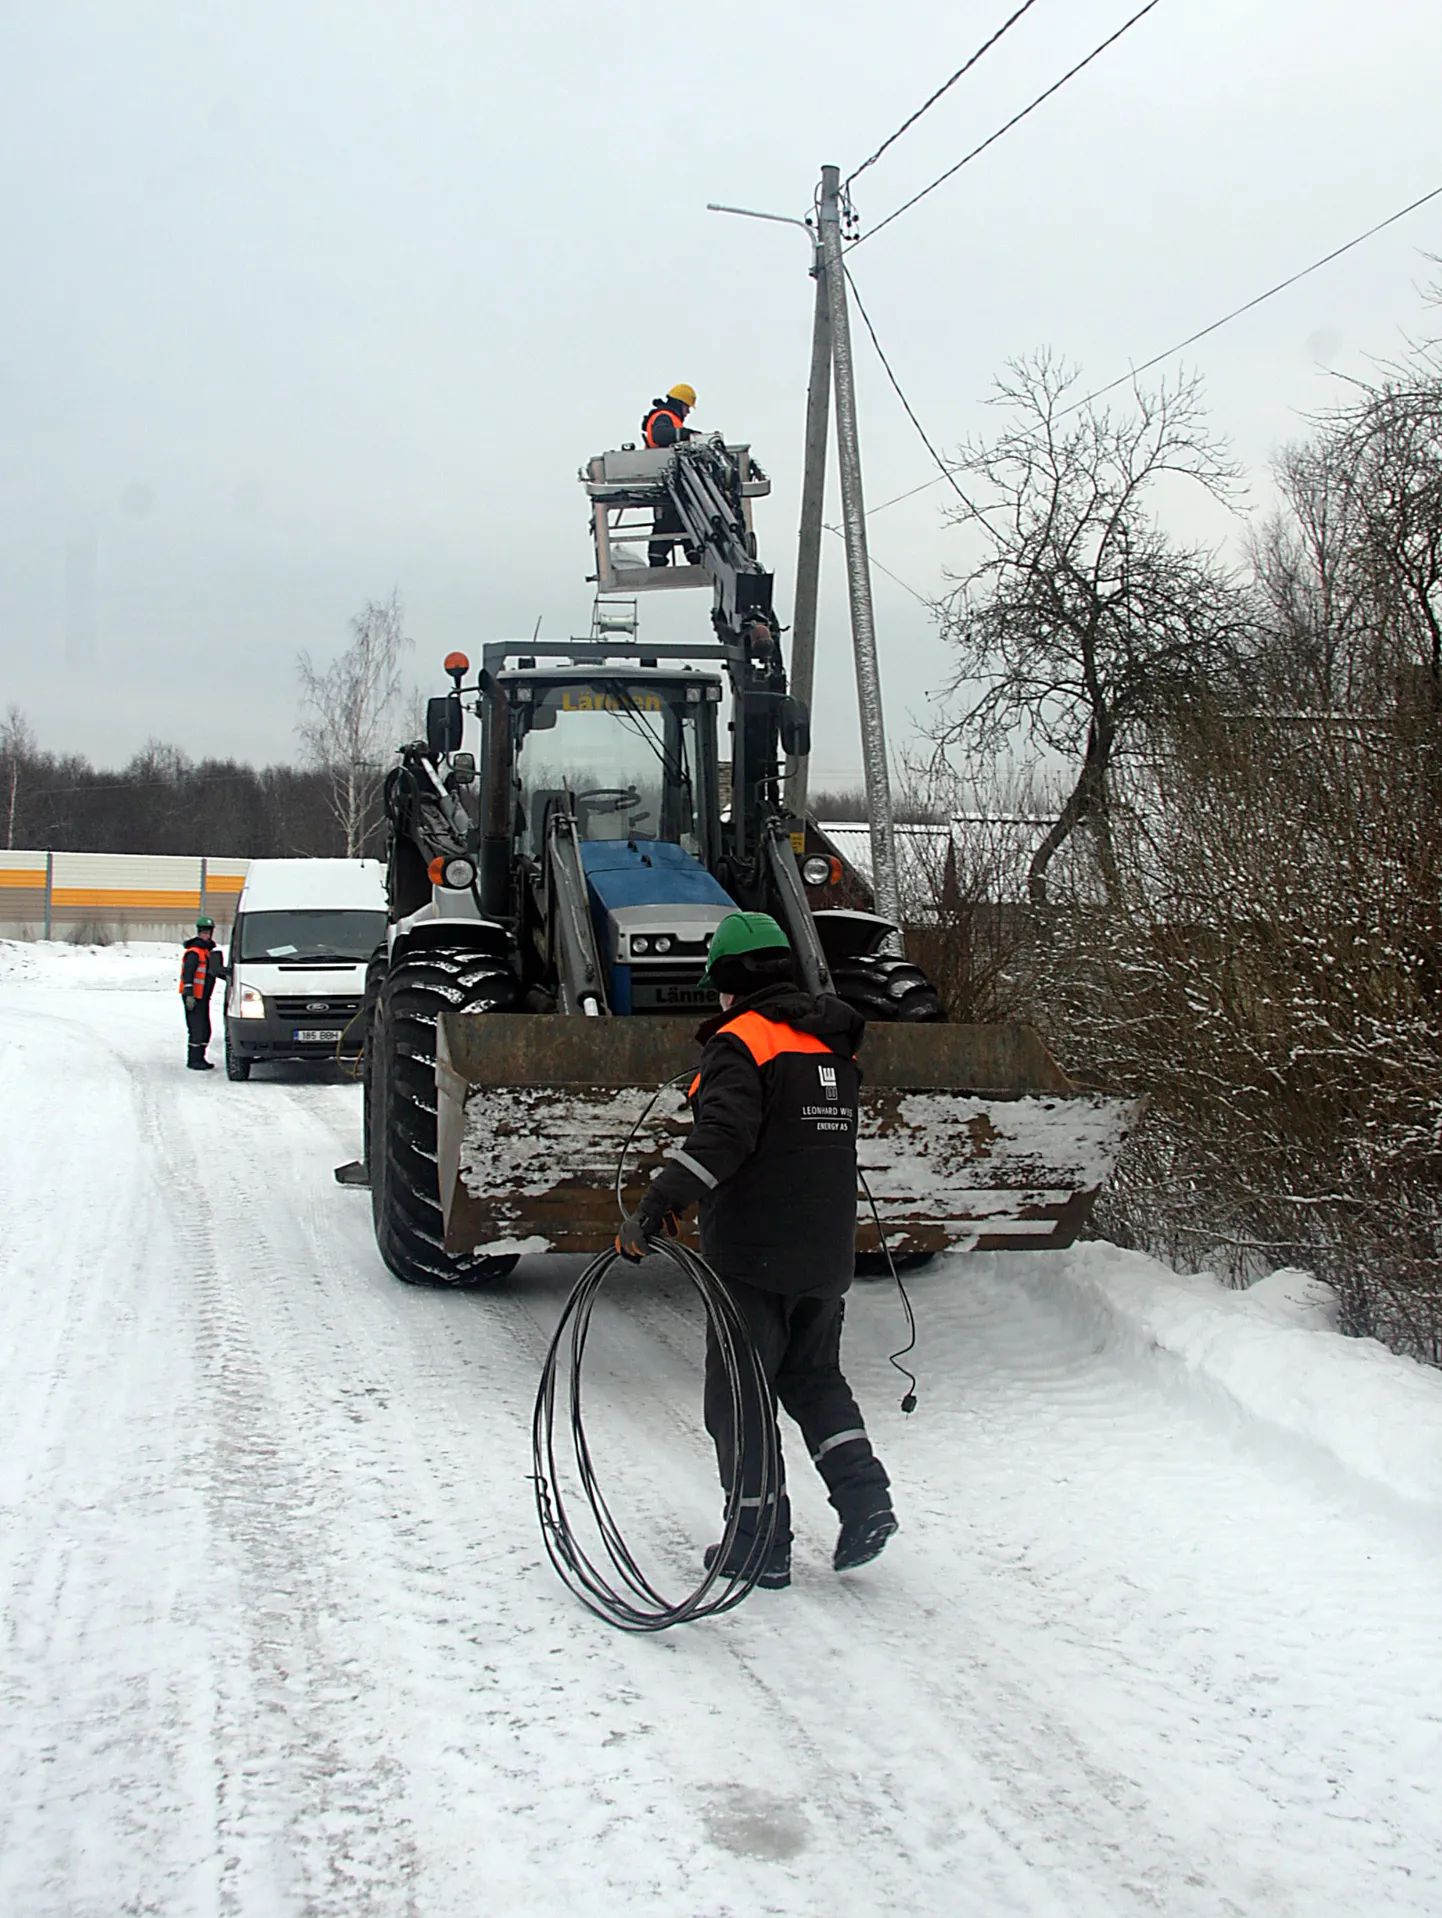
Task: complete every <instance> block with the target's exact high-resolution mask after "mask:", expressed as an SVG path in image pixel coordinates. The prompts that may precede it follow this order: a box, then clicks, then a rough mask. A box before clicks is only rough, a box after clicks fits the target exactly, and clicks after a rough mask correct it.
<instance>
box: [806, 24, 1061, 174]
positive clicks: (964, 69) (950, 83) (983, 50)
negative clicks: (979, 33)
mask: <svg viewBox="0 0 1442 1918" xmlns="http://www.w3.org/2000/svg"><path fill="white" fill-rule="evenodd" d="M1035 5H1036V0H1022V4H1021V5H1020V6H1019V7H1018V8H1017V10H1016V12H1015V13H1014V14H1012V16H1011V18H1010V19H1009V20H1004V21H1003V22H1002V24H1001V25H1000V26H999V27H998V28H997V30H996V32H995V33H994V34H992V36H991V38H990V39H989V40H984V41H983V42H982V44H981V45H980V46H979V47H978V48H977V50H976V52H975V53H973V54H972V56H971V58H970V59H969V60H968V61H967V62H966V64H965V65H964V66H960V67H958V68H957V70H956V72H955V73H953V74H952V76H951V78H950V79H949V80H947V81H946V82H945V83H944V84H943V85H942V86H939V87H938V88H937V89H936V92H935V93H933V94H932V96H931V98H930V99H929V100H923V101H922V103H921V105H920V106H919V107H918V108H917V109H916V111H915V113H913V114H912V115H911V116H910V118H909V119H906V120H903V121H902V123H901V125H900V126H899V127H898V128H897V129H896V131H895V133H893V134H890V135H888V137H887V138H886V139H884V140H883V141H882V143H881V145H880V146H879V147H878V148H877V149H876V151H875V153H873V154H872V156H871V158H870V159H869V160H863V161H862V162H861V165H860V166H859V167H857V168H856V170H855V172H854V173H848V174H847V176H846V179H845V181H844V182H843V190H844V189H845V187H849V186H850V185H851V182H852V181H853V180H855V179H859V178H860V176H861V175H862V174H863V173H865V171H866V169H867V168H868V167H869V166H875V165H876V162H877V161H878V160H879V159H880V158H881V156H882V154H883V153H885V151H886V149H887V148H888V147H891V146H895V145H896V142H897V141H898V140H899V139H900V138H901V136H902V134H903V133H905V132H906V130H907V129H908V127H914V126H915V125H916V123H917V121H918V120H919V119H920V118H921V116H922V114H923V113H928V112H930V110H931V108H932V107H934V106H935V105H936V103H937V101H938V100H939V99H940V98H941V96H942V94H944V93H947V92H949V91H950V90H951V88H952V87H954V86H955V85H956V83H957V81H958V80H960V79H961V78H962V77H963V75H965V74H968V73H970V72H971V70H972V68H973V67H974V66H975V65H976V63H977V61H978V60H980V59H981V58H982V57H983V56H984V55H985V54H988V53H990V52H991V50H992V48H993V47H994V46H995V45H996V43H997V41H998V40H1000V39H1001V38H1002V36H1003V35H1004V34H1007V33H1010V31H1011V29H1012V28H1013V27H1014V26H1015V25H1016V23H1017V21H1018V20H1020V18H1021V16H1022V15H1023V14H1024V13H1026V12H1028V11H1029V10H1030V9H1031V8H1032V7H1034V6H1035Z"/></svg>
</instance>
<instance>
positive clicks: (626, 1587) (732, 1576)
mask: <svg viewBox="0 0 1442 1918" xmlns="http://www.w3.org/2000/svg"><path fill="white" fill-rule="evenodd" d="M694 1071H695V1068H694V1067H687V1068H686V1070H685V1071H683V1072H678V1073H676V1074H674V1075H673V1076H672V1077H671V1078H669V1079H666V1080H663V1081H662V1083H661V1084H660V1085H659V1086H657V1088H656V1090H655V1091H654V1092H653V1093H652V1094H651V1097H650V1099H649V1100H648V1101H647V1102H646V1104H645V1105H644V1106H643V1107H642V1109H641V1111H640V1112H639V1113H638V1114H637V1117H636V1119H635V1121H634V1123H633V1124H632V1127H631V1130H630V1131H629V1133H627V1135H626V1140H625V1143H624V1144H623V1145H622V1147H621V1151H620V1155H619V1157H618V1158H617V1161H616V1183H615V1192H616V1208H617V1211H618V1212H619V1213H620V1215H621V1216H622V1217H623V1218H624V1217H625V1212H626V1206H625V1200H624V1198H623V1196H622V1187H623V1183H624V1180H625V1171H626V1160H627V1158H628V1157H629V1155H630V1151H631V1147H632V1145H633V1144H634V1143H635V1140H636V1135H637V1133H638V1132H639V1131H640V1130H641V1127H642V1126H643V1125H644V1124H645V1123H646V1120H647V1119H648V1118H649V1117H650V1115H651V1113H652V1112H653V1111H654V1110H655V1108H656V1102H657V1101H658V1100H659V1099H660V1097H661V1095H662V1094H663V1093H664V1092H665V1091H666V1090H667V1088H668V1087H670V1086H674V1085H678V1084H679V1083H680V1082H681V1081H682V1080H683V1079H688V1078H690V1077H692V1076H693V1074H694ZM652 1249H653V1250H654V1251H656V1252H658V1253H660V1254H661V1256H662V1257H663V1258H667V1259H669V1260H670V1261H671V1263H672V1264H673V1265H674V1266H676V1267H677V1268H678V1270H679V1271H680V1272H681V1273H682V1275H683V1276H684V1277H685V1278H686V1279H687V1280H688V1281H689V1282H690V1283H691V1285H692V1286H693V1287H694V1288H695V1290H696V1292H697V1294H698V1295H699V1297H700V1299H701V1304H702V1306H703V1308H704V1310H705V1314H706V1324H707V1331H708V1334H709V1335H710V1337H711V1338H714V1340H715V1343H716V1349H717V1352H718V1354H719V1356H720V1361H721V1370H722V1373H723V1375H724V1377H725V1379H726V1386H727V1393H728V1397H729V1400H730V1411H731V1429H732V1431H733V1432H734V1433H735V1434H736V1454H737V1456H736V1472H735V1477H734V1479H733V1481H732V1484H731V1488H730V1490H729V1491H728V1492H727V1495H726V1511H725V1520H724V1524H723V1526H722V1531H721V1539H720V1543H719V1545H718V1547H717V1551H716V1554H715V1559H714V1562H713V1563H712V1565H711V1566H710V1567H709V1569H708V1570H707V1571H706V1573H705V1576H704V1577H703V1578H702V1580H701V1583H700V1584H699V1585H698V1586H697V1587H696V1588H695V1590H694V1591H692V1592H691V1593H689V1594H688V1595H687V1597H685V1598H683V1599H679V1600H670V1599H667V1598H664V1597H663V1596H662V1595H661V1593H660V1592H658V1591H657V1590H656V1589H655V1587H654V1586H653V1585H652V1584H651V1582H650V1581H649V1579H648V1578H647V1577H646V1575H645V1573H644V1572H643V1571H642V1570H641V1567H640V1566H639V1564H638V1563H637V1561H636V1558H635V1556H634V1554H633V1553H632V1551H631V1549H630V1547H629V1546H628V1545H627V1544H626V1541H625V1539H624V1537H623V1536H622V1534H621V1529H620V1527H619V1525H618V1524H617V1523H616V1520H615V1518H614V1516H613V1515H612V1512H611V1509H610V1507H609V1505H608V1504H607V1503H606V1497H605V1494H604V1492H603V1491H602V1490H601V1485H600V1479H599V1477H598V1475H597V1472H596V1467H595V1461H594V1459H593V1458H592V1455H591V1448H590V1442H589V1440H588V1439H587V1437H586V1427H585V1421H584V1418H583V1416H582V1407H581V1371H582V1366H583V1363H584V1360H585V1355H586V1345H587V1341H588V1339H589V1337H590V1331H591V1317H592V1314H593V1312H594V1311H595V1306H596V1300H597V1298H598V1296H599V1294H600V1291H601V1287H602V1286H603V1285H604V1283H605V1281H606V1278H607V1276H608V1274H609V1273H610V1272H611V1271H612V1270H613V1268H614V1267H615V1265H616V1263H617V1261H618V1260H619V1259H620V1258H621V1254H620V1252H619V1251H617V1250H615V1249H614V1248H608V1249H607V1250H606V1251H604V1252H601V1253H599V1254H598V1255H597V1256H596V1257H595V1258H594V1259H592V1261H591V1263H590V1264H589V1265H588V1266H587V1267H586V1269H585V1271H584V1272H583V1273H582V1274H581V1276H580V1278H579V1279H578V1280H577V1281H576V1284H575V1286H574V1287H573V1288H572V1291H571V1295H570V1297H569V1298H568V1299H567V1301H566V1303H565V1306H564V1308H563V1309H562V1312H561V1317H560V1321H559V1323H558V1324H557V1326H556V1331H555V1336H554V1337H553V1338H552V1340H551V1343H550V1346H549V1348H548V1350H547V1352H546V1360H545V1364H544V1365H543V1367H542V1369H541V1380H540V1384H539V1386H538V1388H537V1391H536V1405H535V1412H534V1415H533V1417H532V1422H531V1456H532V1480H533V1483H534V1486H535V1492H536V1514H537V1516H538V1518H539V1519H540V1521H541V1537H542V1539H543V1541H544V1543H545V1547H546V1551H547V1554H548V1556H549V1557H550V1560H551V1563H552V1565H554V1566H555V1568H556V1571H557V1573H558V1574H559V1575H560V1578H561V1580H562V1582H563V1583H564V1584H565V1585H566V1586H567V1587H568V1588H569V1590H570V1591H571V1592H572V1593H574V1595H575V1596H576V1597H577V1598H579V1599H580V1601H581V1603H582V1604H583V1605H584V1606H586V1608H587V1609H588V1610H589V1611H592V1612H594V1613H595V1614H596V1616H597V1617H598V1618H602V1619H604V1620H605V1621H606V1623H607V1624H608V1625H614V1626H616V1627H617V1629H618V1630H620V1631H623V1632H663V1631H667V1630H669V1628H670V1627H671V1626H673V1625H684V1624H692V1623H694V1622H695V1621H696V1620H697V1619H701V1618H715V1617H717V1616H719V1614H720V1613H722V1612H729V1611H730V1610H731V1609H732V1607H733V1606H736V1605H739V1604H740V1603H741V1601H742V1599H744V1598H745V1597H746V1596H747V1595H748V1594H749V1593H750V1592H751V1591H752V1590H753V1589H754V1588H755V1585H756V1581H757V1580H758V1579H759V1578H760V1576H761V1574H762V1572H763V1571H764V1570H765V1569H766V1566H767V1563H768V1561H769V1559H770V1556H771V1548H772V1546H773V1544H774V1543H775V1539H776V1524H777V1519H778V1517H779V1514H780V1500H779V1494H780V1489H781V1438H780V1434H779V1433H778V1431H777V1429H776V1413H775V1408H774V1406H773V1405H772V1401H771V1391H770V1387H769V1386H768V1384H767V1381H766V1376H765V1373H764V1371H763V1370H762V1365H761V1360H760V1357H759V1356H758V1354H757V1351H756V1346H755V1343H754V1341H753V1340H752V1337H751V1333H750V1329H749V1328H748V1326H747V1324H746V1321H745V1320H744V1319H743V1318H742V1316H741V1313H740V1311H739V1309H738V1308H737V1305H736V1302H735V1300H734V1299H733V1298H732V1297H731V1294H730V1293H729V1292H728V1291H727V1290H726V1288H725V1286H724V1285H723V1284H722V1283H721V1281H720V1279H718V1278H717V1276H716V1274H715V1273H714V1272H713V1271H712V1270H711V1267H710V1266H709V1265H708V1264H707V1263H706V1261H705V1260H704V1259H703V1258H702V1257H701V1255H700V1253H698V1252H693V1251H692V1250H691V1249H690V1247H689V1246H685V1245H681V1244H680V1243H679V1242H678V1241H676V1240H674V1239H664V1238H663V1239H658V1240H657V1241H655V1243H654V1245H653V1248H652ZM563 1355H564V1362H563ZM563 1370H564V1371H565V1373H566V1378H567V1388H566V1396H567V1423H568V1425H569V1429H570V1438H571V1452H572V1459H573V1464H574V1473H575V1476H576V1478H577V1479H579V1481H580V1485H581V1490H582V1492H583V1493H584V1495H585V1498H586V1501H587V1503H588V1505H589V1506H590V1509H591V1515H592V1518H593V1519H594V1521H595V1527H596V1531H597V1532H598V1534H599V1536H600V1541H601V1545H602V1546H603V1547H604V1550H605V1555H606V1557H607V1558H608V1559H609V1561H610V1569H609V1571H607V1570H605V1569H603V1568H602V1567H601V1566H600V1565H599V1564H598V1563H597V1562H596V1559H595V1558H594V1557H593V1556H592V1555H591V1553H590V1552H588V1551H587V1550H586V1548H585V1547H584V1546H583V1545H582V1544H581V1542H580V1539H579V1537H578V1536H577V1533H576V1530H575V1527H574V1526H573V1525H572V1523H571V1516H570V1513H569V1511H568V1509H567V1505H566V1496H565V1493H564V1492H563V1490H562V1487H561V1465H560V1457H559V1454H558V1451H557V1443H556V1399H557V1392H558V1388H559V1384H560V1376H561V1373H562V1371H563ZM758 1408H759V1414H760V1415H759V1418H758V1416H757V1412H758ZM743 1493H744V1494H745V1496H744V1497H743ZM751 1499H755V1500H757V1501H759V1502H758V1503H757V1504H756V1505H755V1506H754V1507H748V1501H749V1500H751ZM747 1509H754V1510H755V1511H757V1512H758V1513H759V1514H760V1515H761V1523H760V1524H759V1525H758V1526H757V1527H756V1529H755V1531H754V1532H753V1533H752V1534H751V1537H750V1539H749V1542H748V1543H747V1544H746V1545H745V1547H744V1549H743V1550H741V1551H740V1552H739V1553H738V1544H739V1541H740V1540H741V1536H742V1515H743V1513H744V1512H745V1511H746V1510H747Z"/></svg>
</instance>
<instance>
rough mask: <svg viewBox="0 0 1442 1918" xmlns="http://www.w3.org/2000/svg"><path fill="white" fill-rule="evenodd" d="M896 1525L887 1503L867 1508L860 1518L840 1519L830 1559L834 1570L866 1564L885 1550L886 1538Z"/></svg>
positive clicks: (894, 1515)
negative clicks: (876, 1510)
mask: <svg viewBox="0 0 1442 1918" xmlns="http://www.w3.org/2000/svg"><path fill="white" fill-rule="evenodd" d="M900 1529H901V1528H900V1526H899V1525H898V1524H897V1522H896V1514H895V1512H893V1511H892V1509H891V1507H890V1506H889V1505H886V1506H883V1507H882V1509H881V1510H880V1511H879V1512H867V1513H866V1514H865V1515H864V1516H863V1517H861V1518H848V1519H843V1520H842V1523H841V1532H840V1536H839V1537H838V1538H837V1540H836V1550H835V1551H834V1552H833V1553H832V1555H831V1563H832V1564H833V1565H834V1566H835V1568H836V1570H837V1571H838V1572H854V1571H855V1570H856V1568H857V1566H858V1565H869V1564H870V1563H871V1561H872V1559H874V1558H879V1557H880V1556H881V1554H882V1553H883V1552H884V1551H885V1550H886V1541H887V1539H889V1538H890V1537H891V1535H892V1533H893V1532H897V1531H900Z"/></svg>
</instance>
